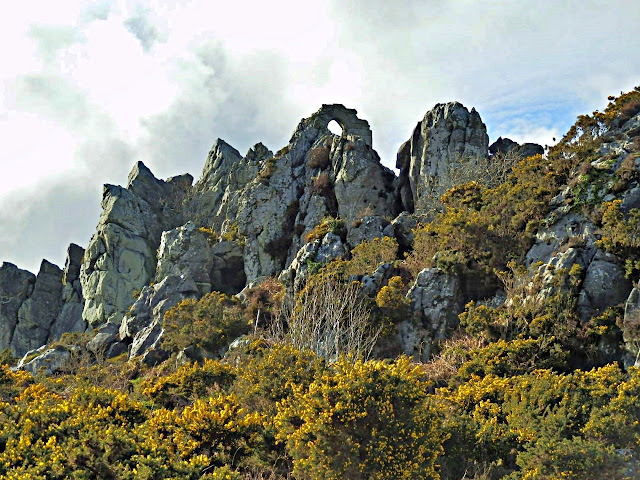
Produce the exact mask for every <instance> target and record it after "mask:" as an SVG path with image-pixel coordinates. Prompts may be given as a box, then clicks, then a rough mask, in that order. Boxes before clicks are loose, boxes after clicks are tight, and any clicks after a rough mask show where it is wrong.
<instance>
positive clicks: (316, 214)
mask: <svg viewBox="0 0 640 480" xmlns="http://www.w3.org/2000/svg"><path fill="white" fill-rule="evenodd" d="M332 118H335V119H338V120H340V122H341V124H342V125H343V129H344V130H343V133H342V136H340V137H338V136H335V135H333V134H331V133H330V132H329V130H328V129H327V123H328V121H329V120H331V119H332ZM364 125H365V123H363V121H361V120H360V119H358V118H357V116H356V112H355V110H349V109H346V108H344V107H342V106H341V105H325V106H323V107H322V108H321V109H320V110H319V111H318V112H316V113H315V114H314V115H312V116H311V117H309V118H307V119H304V120H302V121H301V122H300V124H299V125H298V127H297V129H296V131H295V132H294V134H293V136H292V138H291V140H290V142H289V145H288V146H287V147H285V148H284V149H282V150H281V151H280V152H278V153H277V154H276V155H275V156H274V157H270V158H267V159H265V160H264V161H263V162H262V164H261V169H260V172H259V173H258V175H257V177H256V178H255V179H254V180H253V181H252V182H251V183H250V184H249V185H247V187H246V189H245V190H244V192H243V194H242V196H241V200H240V202H239V206H238V214H237V217H236V220H237V223H238V226H239V228H240V233H242V234H243V235H244V236H245V237H246V247H245V272H246V275H247V281H248V282H249V283H252V282H256V281H257V280H259V279H261V278H265V277H267V276H275V275H277V274H278V273H280V272H281V271H282V270H283V269H285V268H287V267H288V266H289V264H290V263H291V262H292V261H293V260H294V258H295V257H296V255H297V253H298V251H299V250H300V248H301V247H302V246H303V245H304V243H305V242H306V235H307V234H308V233H309V232H310V231H311V230H312V229H313V228H314V227H315V226H317V225H318V224H319V223H321V222H322V219H323V218H324V217H327V216H332V217H340V218H341V219H342V220H343V221H344V224H345V227H346V228H347V230H350V229H352V228H355V227H353V225H354V222H355V221H356V220H357V219H360V218H362V217H364V216H367V215H369V216H389V217H393V214H394V199H393V194H392V185H393V178H394V175H393V173H392V172H391V171H390V170H388V169H387V168H385V167H384V166H382V165H381V163H380V158H379V156H378V154H377V153H376V152H375V151H374V150H373V149H372V148H371V145H370V136H369V135H364V133H366V131H365V130H364ZM354 132H355V133H354ZM350 246H351V247H353V246H354V245H350Z"/></svg>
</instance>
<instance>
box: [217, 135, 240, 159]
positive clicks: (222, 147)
mask: <svg viewBox="0 0 640 480" xmlns="http://www.w3.org/2000/svg"><path fill="white" fill-rule="evenodd" d="M220 155H224V156H231V157H241V156H242V155H240V152H238V150H236V149H235V148H233V147H232V146H231V145H229V144H228V143H227V142H225V141H224V140H222V139H221V138H217V139H216V140H215V142H213V145H212V146H211V149H210V150H209V158H211V157H212V156H220Z"/></svg>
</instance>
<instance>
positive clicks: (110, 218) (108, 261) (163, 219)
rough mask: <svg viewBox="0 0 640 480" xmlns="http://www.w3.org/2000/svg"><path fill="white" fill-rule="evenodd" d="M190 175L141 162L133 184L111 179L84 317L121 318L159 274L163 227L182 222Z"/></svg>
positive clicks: (90, 264)
mask: <svg viewBox="0 0 640 480" xmlns="http://www.w3.org/2000/svg"><path fill="white" fill-rule="evenodd" d="M190 183H191V182H190V181H189V177H186V178H184V177H182V178H181V177H176V178H174V179H172V181H170V182H164V181H162V180H158V179H156V178H155V177H154V176H153V174H152V173H151V171H150V170H149V169H148V168H147V167H146V166H145V165H144V164H143V163H142V162H138V163H137V164H136V165H135V167H134V168H133V170H132V171H131V173H130V174H129V182H128V185H127V188H122V187H119V186H114V185H105V187H104V191H103V199H102V209H103V211H102V215H101V216H100V220H99V222H98V227H97V230H96V233H95V234H94V235H93V237H92V238H91V241H90V242H89V245H88V247H87V251H86V253H85V256H84V261H83V263H82V267H81V271H80V280H81V283H82V290H83V294H84V298H85V306H84V310H83V318H84V320H85V321H86V322H87V323H88V324H89V325H90V326H92V327H97V326H99V325H102V324H105V323H107V322H111V323H119V322H120V320H121V319H122V317H123V316H124V313H125V312H126V310H127V308H128V307H129V306H130V305H131V304H132V303H133V300H134V298H133V297H134V292H136V291H139V290H140V289H141V288H142V287H143V286H145V285H147V284H148V283H149V282H150V281H151V280H152V279H153V278H154V277H155V269H156V260H155V259H156V250H157V248H158V246H159V244H160V237H161V235H162V232H163V231H165V230H170V229H171V228H174V227H176V226H177V225H179V224H180V223H181V220H182V212H181V208H182V203H183V199H184V197H185V195H186V194H187V193H188V191H187V190H186V189H187V188H189V187H190Z"/></svg>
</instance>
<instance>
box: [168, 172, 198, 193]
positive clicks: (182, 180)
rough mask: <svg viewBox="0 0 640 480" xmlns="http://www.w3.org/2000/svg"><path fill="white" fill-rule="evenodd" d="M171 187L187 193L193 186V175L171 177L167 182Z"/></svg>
mask: <svg viewBox="0 0 640 480" xmlns="http://www.w3.org/2000/svg"><path fill="white" fill-rule="evenodd" d="M165 181H166V182H167V183H168V184H169V185H173V186H174V187H177V188H179V189H180V190H184V191H186V190H187V189H189V187H191V185H193V175H191V174H189V173H183V174H182V175H176V176H175V177H169V178H167V179H166V180H165Z"/></svg>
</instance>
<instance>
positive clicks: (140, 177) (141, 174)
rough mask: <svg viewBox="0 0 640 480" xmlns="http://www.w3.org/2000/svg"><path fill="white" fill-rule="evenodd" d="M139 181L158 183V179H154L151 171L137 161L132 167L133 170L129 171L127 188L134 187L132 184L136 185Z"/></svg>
mask: <svg viewBox="0 0 640 480" xmlns="http://www.w3.org/2000/svg"><path fill="white" fill-rule="evenodd" d="M139 181H142V182H145V183H147V182H149V181H152V182H154V183H157V182H158V179H157V178H156V177H155V175H154V174H153V173H151V170H149V168H148V167H147V166H146V165H145V164H144V163H142V162H141V161H137V162H136V163H135V165H134V166H133V168H132V169H131V172H129V178H128V180H127V188H131V187H132V186H133V185H134V183H137V182H139Z"/></svg>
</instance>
